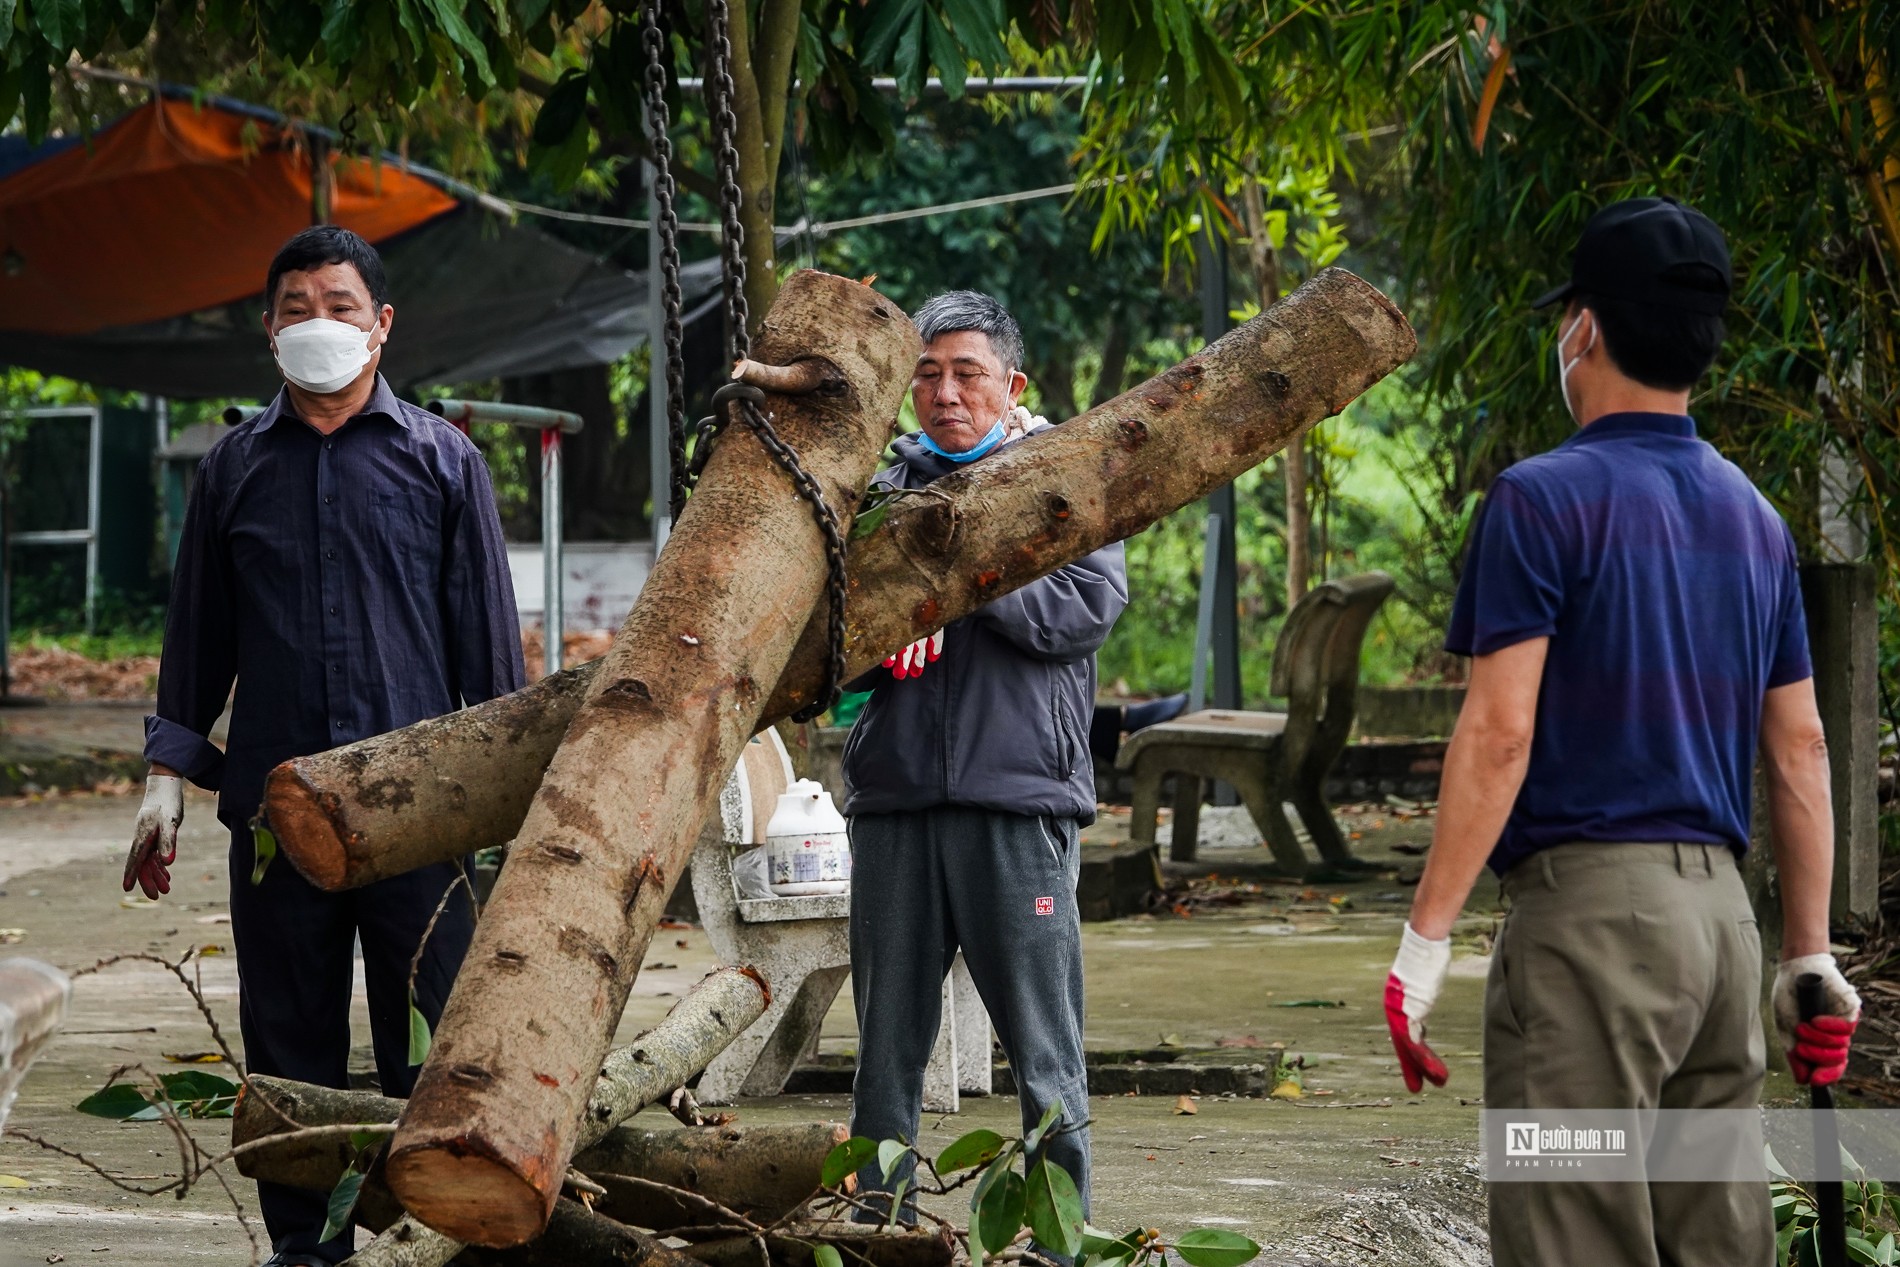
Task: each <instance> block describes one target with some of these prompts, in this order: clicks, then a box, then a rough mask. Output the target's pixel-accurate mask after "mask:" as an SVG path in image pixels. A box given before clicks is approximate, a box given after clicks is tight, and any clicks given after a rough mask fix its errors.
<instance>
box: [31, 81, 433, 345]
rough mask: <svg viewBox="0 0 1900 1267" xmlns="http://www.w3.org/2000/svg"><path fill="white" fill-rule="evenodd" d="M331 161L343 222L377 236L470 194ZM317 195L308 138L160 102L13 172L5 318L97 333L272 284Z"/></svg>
mask: <svg viewBox="0 0 1900 1267" xmlns="http://www.w3.org/2000/svg"><path fill="white" fill-rule="evenodd" d="M330 170H331V173H332V175H331V179H332V181H333V183H334V189H335V193H334V196H333V198H332V200H331V214H330V219H331V220H332V222H334V223H336V224H340V225H342V226H344V227H345V228H349V229H353V230H355V231H356V232H357V233H360V234H362V235H363V237H365V238H367V239H368V240H369V241H371V242H381V241H384V240H386V239H388V238H391V237H393V236H395V235H396V234H399V233H401V232H403V231H404V230H406V229H411V228H414V227H415V226H416V225H419V224H421V223H422V222H424V221H425V220H429V219H432V218H433V217H435V216H438V215H440V214H442V213H443V212H445V211H449V210H451V209H452V208H453V207H454V206H455V205H456V201H455V199H454V198H453V197H452V196H450V195H449V194H448V193H446V192H444V191H443V190H442V189H440V188H439V187H437V186H436V185H434V184H431V183H430V182H428V181H426V180H423V179H422V178H420V177H418V176H415V175H412V174H410V173H408V172H405V171H403V170H401V169H400V168H398V167H395V166H392V165H390V164H387V163H384V164H380V165H379V164H375V163H371V162H369V161H368V160H365V159H340V158H339V159H333V161H332V162H331V165H330ZM310 192H311V162H310V152H309V150H308V149H307V148H306V147H305V146H304V145H303V144H302V140H301V136H300V135H298V134H295V133H290V132H287V131H286V130H285V129H284V128H282V127H279V126H276V125H274V124H271V123H268V122H265V121H263V120H260V119H255V118H249V117H246V116H245V115H242V114H238V113H234V112H231V111H227V110H221V109H218V108H216V107H209V106H207V107H204V108H200V107H198V106H195V105H193V104H192V103H190V102H188V101H174V100H167V99H163V98H161V99H158V100H155V101H153V103H152V104H151V105H149V106H145V107H142V108H140V109H138V110H136V111H134V112H133V113H131V114H129V115H126V116H125V117H124V118H121V119H119V120H118V121H117V122H115V123H113V124H112V125H111V126H109V127H107V128H105V129H103V130H101V131H100V132H99V133H97V134H96V135H95V136H94V137H93V138H92V141H91V143H90V144H89V145H88V144H79V145H75V146H73V147H71V148H69V149H66V150H64V151H61V152H60V153H58V154H55V155H53V156H51V157H50V158H46V159H43V160H42V161H40V162H38V163H35V164H33V165H32V166H30V167H26V168H24V169H22V170H19V171H17V172H15V173H14V174H13V175H11V176H8V177H6V178H5V179H3V180H0V258H3V259H4V264H5V266H4V267H3V268H0V329H6V330H23V331H33V332H36V333H45V334H88V333H91V332H93V331H97V330H101V329H106V328H108V327H112V326H122V325H132V324H136V323H138V322H144V321H156V320H158V319H160V318H163V317H173V316H178V315H180V314H183V313H188V312H196V311H198V310H199V309H202V308H210V307H214V306H216V305H219V304H226V303H230V302H232V301H234V300H238V299H242V298H244V297H245V296H247V295H255V294H258V293H260V292H261V291H262V290H263V289H264V275H265V273H266V272H268V271H269V268H270V261H271V257H272V256H273V255H275V254H276V253H277V249H278V248H279V247H280V246H282V245H283V244H284V241H285V240H286V239H287V238H289V237H290V236H291V235H292V234H294V233H296V232H297V231H298V230H299V229H301V228H304V227H306V226H307V225H309V223H310Z"/></svg>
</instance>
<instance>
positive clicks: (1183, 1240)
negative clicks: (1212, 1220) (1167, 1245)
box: [1174, 1227, 1260, 1267]
mask: <svg viewBox="0 0 1900 1267" xmlns="http://www.w3.org/2000/svg"><path fill="white" fill-rule="evenodd" d="M1174 1252H1175V1253H1176V1254H1179V1255H1180V1256H1181V1259H1182V1261H1184V1262H1186V1263H1187V1264H1188V1267H1240V1264H1241V1263H1250V1262H1252V1261H1253V1260H1254V1259H1256V1258H1258V1257H1260V1247H1259V1246H1258V1245H1256V1244H1254V1243H1253V1242H1252V1241H1250V1240H1248V1239H1247V1238H1246V1237H1244V1236H1242V1235H1241V1234H1240V1233H1238V1232H1228V1231H1223V1230H1222V1229H1220V1228H1217V1227H1197V1228H1195V1229H1194V1230H1193V1231H1191V1232H1184V1233H1183V1234H1182V1235H1181V1236H1180V1237H1179V1238H1178V1239H1177V1240H1176V1241H1175V1242H1174Z"/></svg>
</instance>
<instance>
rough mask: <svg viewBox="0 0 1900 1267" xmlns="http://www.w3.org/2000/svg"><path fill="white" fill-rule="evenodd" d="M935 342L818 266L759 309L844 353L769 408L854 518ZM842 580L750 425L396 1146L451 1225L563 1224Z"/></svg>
mask: <svg viewBox="0 0 1900 1267" xmlns="http://www.w3.org/2000/svg"><path fill="white" fill-rule="evenodd" d="M919 347H920V344H919V341H918V338H917V332H916V329H915V328H914V327H913V326H912V325H911V324H910V321H909V319H908V318H907V317H905V316H904V314H903V313H902V312H901V311H899V310H898V308H897V306H896V305H895V304H893V303H891V302H890V301H889V300H887V299H885V298H883V297H882V296H880V295H879V294H878V293H877V292H876V291H874V290H872V289H871V288H870V287H868V286H863V285H860V284H858V283H856V282H853V281H849V280H847V279H844V278H840V277H830V276H827V275H825V274H821V273H815V272H809V271H807V272H801V273H798V274H795V275H794V276H793V277H792V278H791V279H790V281H788V282H787V283H786V285H785V287H784V289H783V290H782V291H781V292H780V293H779V297H778V301H777V302H776V303H775V304H774V305H773V309H772V312H771V313H770V314H769V315H768V316H767V318H766V320H765V323H764V327H763V329H762V331H761V335H760V338H759V341H758V345H757V350H758V357H759V359H760V360H763V361H766V362H769V363H773V364H790V363H791V362H794V361H799V360H806V359H815V360H820V361H824V362H827V363H828V365H829V367H830V370H831V375H830V378H829V382H828V385H827V386H826V387H824V388H821V389H819V390H818V391H815V392H812V393H810V394H808V395H804V396H797V397H771V396H768V397H767V403H766V406H765V408H766V409H767V410H768V412H770V413H771V414H772V415H773V418H774V422H775V424H776V426H777V428H778V432H779V435H780V436H781V437H782V439H783V440H784V441H785V442H786V443H787V444H789V445H790V446H792V447H793V448H795V449H796V450H797V451H798V453H799V455H800V457H801V459H802V461H803V464H804V467H805V470H806V471H807V472H808V473H809V474H810V476H811V477H812V478H813V479H814V480H815V481H816V482H817V483H818V485H819V487H820V488H821V489H823V490H824V494H825V497H826V500H827V501H828V502H829V503H830V505H831V506H832V507H833V508H834V509H835V510H836V511H837V512H838V513H839V517H840V519H841V521H842V525H843V526H844V527H846V528H847V529H848V528H849V525H850V521H851V516H852V513H853V511H854V509H855V504H856V501H857V498H858V496H859V495H860V492H861V490H862V489H863V488H864V486H865V485H866V483H868V481H869V479H870V476H871V472H872V469H873V468H874V466H875V465H876V462H877V457H878V454H879V453H880V452H881V451H882V450H883V447H884V442H885V439H886V437H887V436H888V435H889V432H890V419H891V418H892V417H893V416H894V415H895V413H896V411H897V404H898V398H899V395H900V393H901V392H902V390H903V386H904V384H905V382H907V381H908V378H909V375H910V371H911V369H912V367H913V365H914V364H915V361H916V357H917V353H918V349H919ZM824 577H825V561H824V550H823V543H822V538H821V536H820V533H819V530H818V528H817V526H816V525H815V524H814V523H813V522H812V513H811V508H810V507H809V506H808V505H806V503H805V502H804V501H802V500H800V499H799V498H798V497H797V496H796V494H795V492H794V488H793V485H792V482H791V480H790V479H789V477H787V476H786V474H785V473H784V472H783V471H782V470H781V469H780V468H779V467H778V465H777V464H776V463H775V462H774V461H773V459H772V457H771V456H770V455H769V454H768V453H767V452H766V450H765V447H764V446H763V445H762V444H761V443H760V442H759V441H758V440H756V439H755V438H754V437H753V436H752V435H751V434H750V433H748V432H746V431H745V430H743V429H742V428H740V427H738V426H736V425H735V426H734V427H733V428H731V429H730V430H728V431H727V433H726V434H725V436H724V437H723V438H722V440H721V441H720V443H719V444H718V446H717V447H716V448H715V449H714V450H713V453H712V457H711V460H710V461H709V462H708V463H707V465H706V468H705V472H704V474H703V475H702V477H701V478H700V481H699V485H698V489H697V491H696V492H695V493H694V495H693V497H692V498H691V499H690V500H689V501H688V503H687V505H686V509H685V512H684V513H683V514H682V515H681V516H680V519H679V523H678V525H677V526H676V527H675V529H674V531H673V535H672V537H671V538H670V539H669V541H668V542H667V545H666V549H665V550H663V551H662V552H661V554H660V557H659V559H658V560H657V562H656V563H655V565H654V568H653V572H652V574H651V575H650V576H649V577H648V578H647V580H646V582H645V584H644V585H643V586H642V588H641V591H640V597H639V599H638V601H637V602H635V604H634V607H633V611H632V612H631V613H629V615H628V616H627V620H626V623H625V624H624V625H622V626H621V629H620V632H619V633H618V634H617V635H616V636H615V638H614V644H613V647H612V649H610V650H609V651H608V653H607V654H606V656H604V657H603V658H602V660H601V665H600V668H599V669H598V670H597V671H596V672H595V674H594V679H593V681H592V682H591V683H590V684H589V688H588V696H587V699H586V701H585V702H584V703H583V704H582V705H581V709H580V711H579V712H578V713H577V714H576V715H575V718H574V721H573V723H572V724H571V725H570V726H569V727H568V730H567V733H566V734H565V735H564V736H563V737H562V740H561V746H560V748H559V750H558V751H557V752H556V754H555V757H554V760H553V762H552V763H551V764H550V765H549V766H548V771H547V774H546V776H545V777H544V778H543V779H542V781H541V787H540V789H539V790H538V791H537V792H536V793H535V797H534V801H533V802H532V804H531V805H530V807H529V810H528V817H527V819H526V821H525V822H524V823H523V824H522V828H521V833H520V836H519V837H518V838H517V840H516V842H515V846H514V849H513V850H512V852H511V854H510V856H509V859H508V865H507V866H506V867H504V868H503V869H502V872H501V878H500V880H499V881H498V882H497V884H496V886H495V892H494V896H493V897H491V898H490V899H489V902H488V906H487V909H486V910H484V911H483V913H482V918H481V921H480V923H478V924H477V925H476V928H475V938H474V942H473V944H472V945H471V946H470V948H469V952H468V957H467V959H466V960H465V961H464V963H463V965H462V970H461V973H460V975H459V976H458V977H457V978H456V981H455V988H454V990H453V992H452V993H451V994H450V996H449V1001H448V1005H447V1007H446V1008H445V1009H444V1011H443V1014H442V1019H441V1022H440V1023H439V1024H438V1025H437V1027H436V1033H435V1038H434V1042H433V1044H432V1046H431V1050H430V1053H429V1058H428V1060H426V1061H425V1062H424V1063H423V1066H422V1071H421V1074H420V1075H419V1077H418V1079H417V1082H416V1088H415V1091H414V1092H413V1093H412V1094H411V1096H410V1098H409V1101H408V1104H407V1105H406V1106H405V1108H404V1110H403V1115H402V1118H401V1120H400V1122H399V1124H398V1127H397V1131H396V1136H395V1138H394V1140H392V1141H391V1144H390V1149H389V1155H388V1163H387V1168H386V1169H387V1173H388V1177H389V1184H390V1187H391V1188H392V1189H393V1190H394V1191H395V1193H396V1195H397V1197H398V1198H399V1199H400V1200H401V1201H402V1204H403V1207H404V1208H405V1209H407V1210H408V1211H409V1212H410V1213H411V1214H413V1215H415V1216H416V1217H417V1218H418V1219H420V1220H422V1221H423V1222H424V1223H426V1224H428V1225H429V1226H430V1227H433V1228H434V1229H435V1230H437V1231H438V1232H441V1233H443V1234H444V1235H446V1236H451V1237H454V1238H455V1239H457V1240H461V1241H467V1242H469V1243H470V1244H476V1245H490V1246H508V1245H518V1244H520V1243H521V1242H523V1241H525V1240H528V1239H529V1238H530V1237H532V1236H534V1235H536V1234H537V1233H538V1232H540V1230H541V1229H542V1227H543V1226H545V1224H546V1222H547V1218H548V1214H549V1212H550V1211H551V1210H552V1209H553V1205H554V1200H555V1197H556V1195H557V1194H558V1193H559V1191H560V1186H561V1179H562V1176H563V1174H564V1173H565V1172H566V1169H567V1164H568V1160H569V1159H570V1158H571V1157H572V1156H573V1152H574V1145H575V1142H576V1135H577V1132H578V1129H579V1125H580V1118H581V1113H582V1110H583V1108H584V1107H585V1106H586V1103H587V1099H588V1097H589V1096H590V1095H591V1094H592V1092H593V1088H594V1084H595V1078H596V1075H597V1073H598V1072H599V1069H600V1062H601V1058H602V1057H603V1056H605V1055H606V1052H607V1043H608V1040H609V1037H610V1036H611V1034H612V1033H613V1028H614V1026H615V1024H616V1023H617V1022H618V1021H619V1019H620V1014H621V1011H622V1009H623V1008H624V1007H625V1005H626V1001H627V992H628V990H629V989H630V988H631V987H632V985H633V981H634V978H635V977H636V976H637V975H638V973H639V969H640V964H641V961H642V959H643V957H644V955H645V953H646V948H647V943H648V942H649V940H650V939H651V937H652V934H653V930H654V928H655V926H656V925H657V924H658V922H659V918H660V913H661V910H662V908H663V907H664V905H665V903H666V898H667V895H668V893H669V892H670V891H671V889H672V886H673V884H674V882H675V881H676V880H677V879H678V878H679V875H680V873H681V872H682V871H683V870H684V869H685V866H686V863H687V861H688V859H689V858H690V857H691V855H692V850H693V846H694V843H695V842H696V840H697V839H698V836H699V829H700V824H701V823H703V822H704V821H705V819H706V815H707V813H708V811H709V810H710V809H711V808H712V807H713V805H714V804H715V802H716V800H717V798H718V795H719V790H720V787H721V786H722V785H723V784H724V782H725V779H726V775H727V773H728V772H729V771H730V770H731V769H732V765H733V762H734V761H736V760H737V759H738V756H739V752H740V749H741V747H742V746H743V745H744V744H745V742H746V740H747V739H749V738H750V737H751V735H752V733H753V731H754V730H755V729H756V728H757V726H758V723H759V714H760V712H761V710H762V709H763V708H764V706H765V702H766V699H767V696H768V694H769V692H770V691H771V688H772V684H773V683H775V682H777V681H778V679H779V676H780V675H781V674H782V673H783V671H784V669H785V661H786V659H787V657H788V656H789V655H790V654H791V649H792V645H793V642H794V640H795V639H796V638H797V636H798V631H799V630H801V629H803V628H804V626H805V624H806V622H807V621H808V620H809V619H810V617H811V614H812V609H813V607H814V606H815V605H816V604H817V603H818V602H819V601H820V598H821V594H822V592H823V587H824Z"/></svg>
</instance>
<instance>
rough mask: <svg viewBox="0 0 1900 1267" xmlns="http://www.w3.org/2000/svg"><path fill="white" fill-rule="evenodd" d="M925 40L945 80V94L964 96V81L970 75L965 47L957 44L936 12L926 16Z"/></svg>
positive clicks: (949, 96)
mask: <svg viewBox="0 0 1900 1267" xmlns="http://www.w3.org/2000/svg"><path fill="white" fill-rule="evenodd" d="M924 41H925V43H927V44H928V45H929V47H930V60H931V61H932V62H933V63H934V64H935V65H936V67H937V75H938V78H939V79H941V80H942V82H943V95H944V96H946V97H948V98H949V99H950V100H952V101H955V100H957V99H958V98H960V97H961V96H963V81H964V79H965V78H966V77H967V76H968V75H969V67H968V64H967V62H966V59H965V58H964V56H963V49H962V48H961V47H960V46H959V45H958V44H957V37H956V36H954V35H952V34H951V33H950V31H949V29H948V28H947V27H945V26H944V24H943V19H942V18H940V17H938V16H937V15H936V14H934V13H930V14H926V15H925V16H924Z"/></svg>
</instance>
